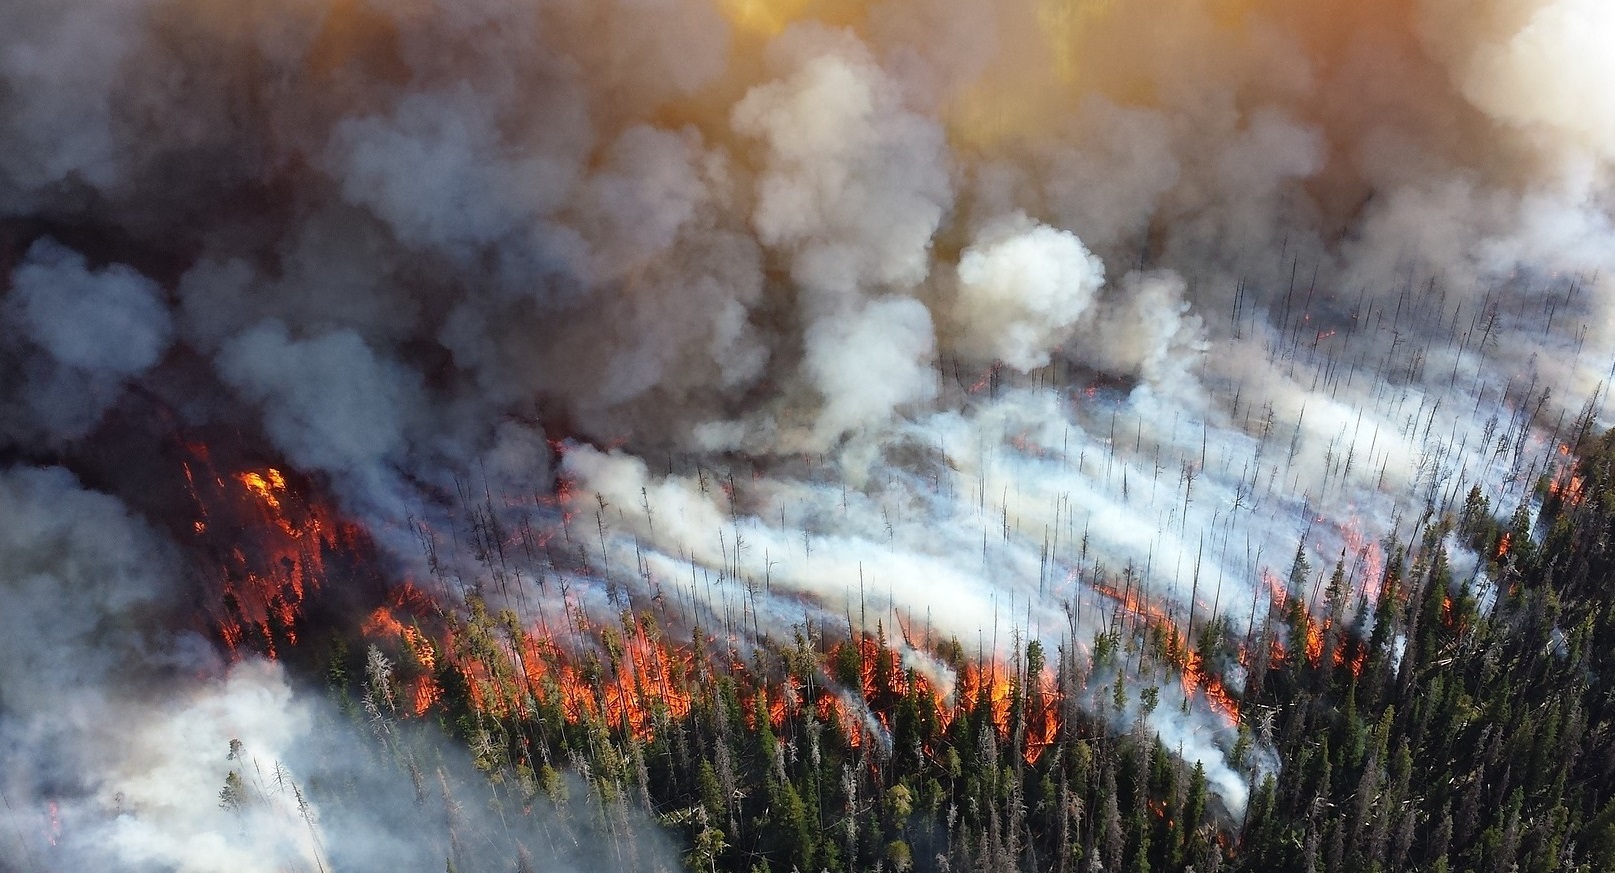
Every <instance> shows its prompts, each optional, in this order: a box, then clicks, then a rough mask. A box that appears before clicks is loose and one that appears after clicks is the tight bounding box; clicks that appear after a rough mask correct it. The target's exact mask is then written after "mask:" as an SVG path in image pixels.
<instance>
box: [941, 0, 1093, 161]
mask: <svg viewBox="0 0 1615 873" xmlns="http://www.w3.org/2000/svg"><path fill="white" fill-rule="evenodd" d="M1115 6H1116V0H1036V5H1035V6H1034V7H1032V12H1033V19H1032V20H1033V22H1034V24H1035V27H1036V29H1037V35H1038V37H1040V39H1039V42H1040V45H1037V46H1035V47H1032V49H1031V50H1029V51H1028V50H1022V51H1017V52H1010V53H1008V54H1006V55H1005V56H1003V57H1001V58H999V62H998V63H997V64H995V65H994V67H993V68H992V69H991V70H989V71H988V73H987V75H986V76H984V77H983V78H982V79H981V80H979V81H977V82H975V83H974V84H972V85H971V86H970V87H969V88H966V89H965V90H964V91H962V92H961V93H960V94H958V95H957V96H956V97H955V98H954V100H953V102H952V103H951V105H950V106H949V111H948V127H949V130H950V131H951V133H952V134H953V136H954V138H955V139H956V140H957V141H959V142H960V143H962V144H964V145H966V146H969V147H973V148H989V147H991V146H992V145H994V144H995V143H998V142H1000V141H1002V140H1005V139H1013V138H1015V137H1019V136H1027V135H1031V134H1033V133H1035V132H1037V131H1038V130H1039V129H1041V128H1042V127H1043V126H1044V125H1045V124H1047V123H1048V122H1049V121H1051V120H1052V119H1054V118H1056V117H1058V116H1059V114H1060V112H1061V107H1062V106H1063V105H1064V104H1066V103H1068V102H1069V101H1070V100H1072V99H1073V97H1074V95H1077V94H1078V93H1079V92H1080V90H1081V86H1082V85H1083V84H1084V83H1083V81H1082V80H1083V76H1082V64H1083V52H1084V39H1086V38H1087V37H1088V36H1089V34H1091V33H1092V32H1093V30H1094V29H1095V26H1096V25H1097V24H1099V23H1101V22H1102V21H1103V20H1104V19H1105V18H1106V17H1107V16H1108V15H1110V13H1111V12H1112V10H1113V9H1114V8H1115Z"/></svg>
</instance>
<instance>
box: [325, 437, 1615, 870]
mask: <svg viewBox="0 0 1615 873" xmlns="http://www.w3.org/2000/svg"><path fill="white" fill-rule="evenodd" d="M1574 453H1575V455H1576V456H1577V457H1578V458H1579V461H1577V462H1576V463H1575V464H1574V465H1573V466H1566V467H1564V468H1563V470H1562V472H1561V473H1559V474H1558V475H1556V476H1553V477H1544V478H1543V479H1542V480H1541V481H1539V482H1538V483H1537V487H1536V489H1535V494H1534V496H1535V499H1534V500H1532V501H1531V502H1530V503H1529V504H1526V505H1522V506H1520V507H1515V508H1508V507H1495V506H1492V505H1490V503H1489V501H1488V499H1487V498H1486V497H1485V496H1484V495H1483V494H1482V493H1481V492H1480V490H1479V489H1478V488H1475V489H1472V490H1471V491H1470V492H1469V496H1468V499H1467V500H1466V501H1465V502H1464V504H1463V507H1462V511H1461V512H1459V513H1457V514H1456V515H1450V514H1449V515H1444V516H1439V517H1438V516H1436V515H1434V514H1429V515H1427V517H1426V518H1424V519H1422V520H1421V521H1420V524H1419V528H1418V530H1419V536H1418V538H1417V539H1416V541H1412V542H1407V543H1399V542H1390V543H1386V544H1385V555H1386V559H1385V561H1384V566H1383V569H1382V570H1381V578H1380V579H1379V580H1378V585H1376V586H1371V588H1370V590H1376V591H1377V596H1376V597H1375V598H1374V599H1373V600H1372V601H1370V600H1369V599H1368V598H1367V597H1366V596H1359V597H1358V598H1357V599H1356V600H1355V602H1353V601H1350V600H1348V599H1347V597H1346V590H1347V586H1346V585H1345V584H1344V582H1343V577H1344V573H1345V568H1344V562H1343V561H1342V563H1340V564H1337V565H1336V566H1334V567H1332V568H1329V567H1324V568H1314V567H1312V566H1310V564H1309V562H1308V561H1307V559H1306V558H1305V557H1304V556H1303V555H1302V554H1301V552H1300V551H1299V550H1298V552H1297V557H1296V562H1295V566H1294V567H1293V568H1292V570H1291V574H1290V578H1289V580H1287V584H1286V589H1287V590H1286V591H1280V592H1275V593H1274V596H1273V598H1272V602H1271V604H1270V606H1269V614H1268V616H1267V620H1266V621H1264V622H1261V623H1260V624H1259V625H1258V628H1259V629H1256V630H1253V631H1252V633H1251V635H1250V636H1249V637H1247V638H1240V637H1238V636H1237V635H1235V634H1231V633H1229V632H1228V630H1227V628H1226V627H1225V626H1224V624H1223V623H1222V622H1221V621H1210V622H1207V623H1206V625H1205V626H1203V627H1200V628H1195V629H1193V630H1192V631H1187V630H1184V629H1179V628H1177V627H1176V626H1174V625H1172V624H1171V623H1170V622H1168V621H1165V620H1163V619H1161V618H1160V617H1158V616H1152V615H1149V614H1144V613H1138V614H1128V612H1127V611H1126V610H1125V609H1121V608H1118V609H1117V610H1116V613H1115V615H1114V616H1113V621H1112V622H1111V624H1110V628H1111V629H1110V631H1109V632H1108V633H1105V634H1101V635H1099V636H1097V637H1096V638H1095V639H1093V640H1087V641H1083V643H1082V644H1081V645H1077V646H1071V645H1062V646H1060V647H1058V650H1056V651H1049V650H1047V649H1045V648H1044V647H1043V646H1042V645H1041V644H1039V643H1037V642H1030V643H1026V644H1018V645H1017V650H1018V651H1019V652H1020V657H1019V658H1018V659H1017V660H1016V661H1015V662H1014V663H1007V664H996V665H992V664H989V665H986V666H982V665H981V664H980V662H979V661H978V660H977V659H976V658H975V657H973V654H974V653H972V652H969V651H967V650H966V648H965V647H964V646H962V645H961V644H960V643H959V641H957V640H937V639H930V640H926V641H923V643H922V642H921V641H907V642H906V643H905V644H921V645H925V646H928V648H929V651H931V652H932V653H933V654H934V655H935V656H936V658H937V659H938V660H939V661H940V662H941V663H942V664H945V665H947V667H948V668H949V669H948V671H947V672H949V673H951V674H952V675H955V676H957V677H958V684H957V686H956V687H954V688H952V689H950V690H948V692H947V693H945V694H944V693H943V692H942V690H941V689H938V688H936V687H934V685H933V684H932V680H930V679H929V678H928V677H927V676H926V675H923V674H922V673H921V672H919V671H916V670H915V669H913V668H907V669H905V668H904V667H903V666H902V659H901V658H900V657H899V655H898V653H897V652H898V640H897V637H898V635H899V634H901V633H902V631H901V630H893V631H887V630H885V629H882V630H881V631H880V632H878V633H876V634H867V635H861V636H860V637H858V638H851V637H849V635H848V634H847V633H846V628H845V626H843V627H842V628H840V630H839V631H838V630H836V629H833V628H819V627H801V628H798V630H797V633H796V635H795V636H794V638H792V639H786V640H773V641H771V642H770V643H769V644H767V645H765V646H761V647H758V648H755V649H754V650H752V651H751V652H749V653H748V654H745V655H741V654H739V653H738V651H736V650H734V649H733V647H730V648H728V649H727V650H726V648H725V647H724V646H723V645H722V643H721V641H719V640H717V639H716V638H715V636H714V635H712V634H709V633H707V632H706V631H704V630H703V629H700V628H696V629H694V631H693V633H692V634H690V636H689V638H688V639H674V638H670V637H669V634H670V633H671V631H669V630H668V629H666V628H664V627H662V626H661V625H660V624H659V623H658V621H657V618H656V611H655V609H654V606H652V608H648V609H640V610H635V609H624V610H623V612H622V616H621V622H620V624H618V625H615V626H595V625H591V624H589V623H588V621H587V620H586V619H585V618H584V617H583V616H582V615H575V616H574V615H570V614H569V615H568V616H567V617H566V619H565V621H566V622H567V623H568V628H567V630H566V631H565V632H564V633H555V634H554V636H555V637H557V638H562V639H564V638H566V637H567V636H568V635H570V637H571V639H572V640H573V642H574V643H575V644H577V645H579V646H582V647H583V648H586V649H588V650H589V651H590V652H593V653H594V654H590V655H587V656H586V657H584V658H582V659H581V660H580V659H578V658H576V657H562V655H561V650H560V648H559V647H558V645H557V644H556V643H555V642H551V641H540V640H536V639H534V638H532V637H530V636H529V634H528V633H527V632H526V631H524V630H523V628H522V626H521V624H520V623H519V622H517V621H515V620H514V617H513V616H512V615H510V614H509V613H506V614H503V615H499V614H490V613H489V611H488V610H487V609H486V608H485V607H484V605H483V603H482V601H481V600H480V599H479V598H478V597H477V596H476V595H475V594H474V593H473V594H472V595H471V596H470V603H471V609H470V610H469V613H468V616H469V617H467V618H451V617H445V616H442V615H437V616H431V615H427V614H425V613H420V614H414V615H411V614H410V613H409V612H408V610H407V609H402V608H399V609H392V610H385V609H384V610H378V613H377V616H376V617H375V618H373V620H372V625H371V626H370V627H369V628H368V630H369V631H370V632H371V636H373V637H375V638H378V639H381V640H383V644H382V645H372V646H371V647H370V648H369V649H368V650H367V651H360V650H357V649H354V648H350V647H349V646H347V645H344V644H341V643H334V644H332V646H331V647H330V649H329V652H328V660H327V664H326V671H327V675H328V681H329V692H330V694H331V695H333V696H334V698H335V699H337V700H338V701H339V702H340V704H341V707H342V709H343V711H344V712H346V713H347V715H348V716H349V717H351V718H352V719H353V720H355V721H356V722H358V723H361V724H363V725H365V726H367V730H368V731H369V732H371V733H372V734H373V735H374V736H375V737H376V740H377V745H376V749H377V754H378V756H379V757H380V758H382V759H384V760H388V761H391V762H392V763H393V764H395V765H396V766H398V767H400V768H401V769H403V770H406V771H409V772H411V773H413V778H414V779H415V780H416V783H417V789H418V790H420V788H419V784H420V782H421V780H422V779H423V778H426V777H423V775H422V769H423V767H425V768H427V769H429V767H430V765H429V764H425V763H423V761H424V760H425V759H424V757H422V756H427V755H429V754H430V753H427V752H423V751H419V750H420V749H424V748H426V746H425V745H423V744H422V743H424V740H422V741H420V742H417V741H412V740H411V737H412V736H415V737H421V736H423V735H424V733H425V732H427V731H428V727H427V726H428V725H429V724H430V723H432V722H436V723H438V724H439V725H441V726H442V727H443V728H444V729H446V730H447V731H449V732H450V733H452V734H453V735H454V736H455V737H457V738H458V739H459V740H460V741H462V742H463V743H464V744H465V745H466V747H467V748H468V749H469V750H470V751H471V753H472V755H473V757H474V760H475V761H476V765H477V767H478V768H479V769H481V770H482V771H484V774H485V776H486V781H487V785H486V789H485V790H486V796H485V797H482V798H480V799H478V798H472V797H462V798H460V799H459V801H458V802H459V803H460V804H463V805H466V806H472V805H474V804H476V803H479V802H486V804H487V805H488V807H489V808H490V809H493V810H501V809H509V810H512V811H514V810H516V809H523V810H528V811H531V810H532V809H533V808H534V807H535V804H536V805H539V806H540V807H542V808H544V809H546V810H549V809H551V807H553V812H554V814H555V816H556V819H557V820H558V821H561V822H570V823H571V826H574V827H578V828H581V829H582V830H581V831H580V833H584V834H587V835H589V836H587V837H586V838H578V839H577V840H576V841H575V852H576V854H577V857H578V858H580V859H594V860H597V861H600V862H603V863H611V864H617V865H626V866H629V867H633V866H638V865H652V864H653V861H652V859H650V858H642V857H640V856H639V854H638V853H639V851H640V850H639V848H638V841H639V834H640V833H641V832H643V831H644V830H645V829H646V828H648V827H650V823H652V822H657V823H660V824H661V825H664V826H667V827H670V828H671V829H672V830H673V832H675V833H676V834H677V835H679V836H680V837H681V838H682V848H681V851H682V861H683V866H684V868H685V869H688V870H692V871H711V873H717V871H792V870H796V871H810V870H812V871H818V870H827V871H842V870H847V871H851V870H860V871H861V870H894V871H906V870H921V871H949V870H960V871H962V870H980V871H1018V870H1024V871H1099V870H1115V871H1129V873H1144V871H1188V870H1193V871H1197V873H1207V871H1217V870H1239V871H1297V873H1324V871H1360V870H1361V871H1368V870H1376V871H1377V870H1384V871H1398V870H1420V871H1425V870H1428V871H1449V870H1450V871H1497V873H1509V871H1516V870H1517V871H1529V873H1547V871H1558V870H1576V871H1596V870H1608V869H1615V698H1612V694H1615V685H1612V684H1611V678H1610V677H1611V676H1612V675H1615V662H1612V659H1615V600H1612V599H1611V598H1610V597H1609V596H1608V592H1607V591H1606V590H1605V589H1606V587H1607V586H1608V584H1609V580H1610V579H1611V578H1615V576H1612V570H1615V549H1612V544H1611V540H1612V536H1615V432H1611V433H1606V434H1604V435H1602V436H1596V435H1593V436H1586V437H1584V438H1583V439H1582V440H1581V441H1580V443H1579V445H1577V446H1576V447H1575V449H1574ZM1454 536H1455V537H1457V538H1458V541H1460V542H1462V543H1465V544H1467V545H1468V546H1470V547H1471V548H1473V549H1474V550H1476V551H1477V552H1478V553H1479V554H1482V555H1487V556H1490V558H1489V560H1488V561H1487V562H1486V563H1485V565H1484V566H1483V567H1481V568H1478V569H1477V571H1476V572H1474V573H1473V574H1471V578H1459V577H1456V576H1455V575H1454V573H1453V571H1452V569H1451V567H1450V566H1449V562H1448V556H1447V554H1446V549H1445V547H1444V545H1443V543H1444V542H1448V541H1451V540H1450V537H1454ZM1309 586H1310V587H1311V589H1313V590H1311V591H1309V590H1308V588H1309ZM1309 602H1310V603H1312V604H1313V605H1312V607H1311V608H1309V607H1308V603H1309ZM557 630H558V629H557V628H551V631H552V632H555V631H557ZM1235 665H1245V666H1246V669H1247V672H1246V673H1245V674H1244V675H1245V681H1244V682H1243V687H1242V688H1240V689H1239V690H1237V691H1236V690H1231V686H1232V684H1233V683H1232V681H1231V680H1230V681H1225V677H1224V675H1223V674H1224V673H1225V672H1230V671H1231V670H1232V669H1233V668H1234V666H1235ZM1168 676H1178V677H1184V678H1182V679H1181V681H1180V682H1179V683H1178V684H1174V685H1171V686H1170V687H1171V688H1172V689H1174V690H1170V691H1164V690H1163V689H1165V688H1166V687H1167V683H1165V682H1164V681H1163V682H1161V683H1159V684H1152V682H1151V680H1150V677H1160V678H1162V679H1164V678H1165V677H1168ZM1190 694H1205V695H1208V696H1211V697H1213V698H1215V699H1216V700H1217V701H1218V706H1217V711H1218V712H1220V713H1221V714H1223V715H1224V716H1225V717H1226V718H1227V719H1228V722H1229V724H1228V728H1229V730H1231V731H1237V737H1238V739H1237V741H1236V743H1235V745H1234V750H1233V754H1232V755H1231V756H1230V757H1231V760H1232V763H1233V764H1234V766H1235V767H1236V768H1238V769H1239V772H1240V773H1241V774H1242V776H1243V778H1244V780H1245V782H1246V788H1247V789H1248V791H1249V795H1248V796H1249V800H1248V803H1247V804H1246V805H1245V806H1244V808H1242V809H1234V808H1230V805H1229V804H1228V803H1226V802H1225V801H1224V800H1223V799H1222V798H1221V797H1220V796H1219V795H1218V794H1217V793H1216V792H1215V791H1213V790H1211V787H1210V786H1209V785H1208V780H1207V776H1206V772H1205V769H1204V767H1203V766H1202V765H1199V764H1196V765H1194V766H1193V767H1190V766H1188V765H1186V764H1184V763H1183V759H1182V758H1181V757H1179V756H1177V755H1174V754H1173V749H1171V748H1169V747H1168V746H1167V745H1166V744H1165V743H1164V742H1163V740H1162V738H1161V737H1159V736H1158V735H1156V734H1155V733H1154V732H1152V731H1150V730H1149V729H1148V728H1147V727H1145V724H1146V723H1145V721H1144V720H1143V719H1142V718H1135V719H1132V720H1131V721H1130V722H1129V723H1128V724H1129V726H1127V727H1123V728H1120V729H1118V728H1117V727H1116V725H1117V724H1118V721H1117V720H1116V719H1114V718H1112V715H1113V714H1119V713H1122V712H1124V711H1129V707H1130V706H1131V707H1132V710H1131V711H1132V712H1134V713H1135V714H1136V713H1140V712H1142V713H1143V714H1148V712H1149V711H1151V710H1153V709H1154V708H1156V707H1172V706H1181V707H1183V708H1184V709H1185V711H1187V708H1188V705H1189V704H1188V700H1187V695H1190ZM1178 695H1184V696H1183V697H1181V698H1179V699H1174V698H1175V697H1178ZM326 788H327V790H329V791H330V792H331V793H332V796H331V797H328V798H327V802H337V803H340V802H341V801H340V798H341V796H342V791H341V789H340V786H326ZM444 790H445V791H447V790H448V789H447V788H446V787H445V788H444ZM473 817H475V818H483V819H487V818H488V817H487V816H482V815H478V816H471V817H468V820H467V822H466V826H467V827H472V826H473V825H472V824H471V823H470V821H469V819H470V818H473ZM476 826H478V827H491V826H494V825H491V824H488V823H487V822H486V821H484V823H483V824H480V825H476ZM445 861H446V862H447V864H448V867H449V869H456V858H455V857H453V852H451V853H450V856H449V857H447V858H446V859H445ZM516 863H517V864H518V869H519V867H520V864H521V863H523V862H522V861H521V860H520V859H517V862H516Z"/></svg>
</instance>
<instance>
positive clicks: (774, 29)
mask: <svg viewBox="0 0 1615 873" xmlns="http://www.w3.org/2000/svg"><path fill="white" fill-rule="evenodd" d="M720 5H721V7H722V9H723V14H724V16H725V17H727V18H728V19H729V21H730V23H731V24H733V25H734V26H735V28H736V29H738V30H740V31H742V32H743V33H747V34H751V35H753V36H761V37H765V38H766V37H770V36H774V35H775V34H778V33H779V32H780V31H782V30H784V29H785V26H786V25H788V24H790V23H791V22H793V21H797V20H800V19H801V18H803V17H805V16H806V15H807V13H808V12H809V11H810V7H812V6H813V5H814V4H813V0H721V2H720Z"/></svg>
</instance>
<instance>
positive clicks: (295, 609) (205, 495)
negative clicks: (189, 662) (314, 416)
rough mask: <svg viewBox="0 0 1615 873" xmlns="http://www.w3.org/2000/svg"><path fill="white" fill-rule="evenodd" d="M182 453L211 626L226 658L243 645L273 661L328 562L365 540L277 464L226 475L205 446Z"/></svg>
mask: <svg viewBox="0 0 1615 873" xmlns="http://www.w3.org/2000/svg"><path fill="white" fill-rule="evenodd" d="M186 448H187V452H188V455H189V458H188V459H187V460H186V461H184V462H183V469H184V472H185V481H186V487H187V489H188V491H189V493H190V496H191V499H192V501H193V503H194V508H195V511H196V514H197V517H196V518H195V519H194V521H192V523H191V526H190V528H191V531H192V532H193V535H194V542H195V543H196V545H197V546H198V547H199V549H200V550H201V552H202V553H203V555H204V556H205V560H204V564H205V565H206V564H211V565H212V567H211V571H210V572H212V573H214V574H215V578H216V580H217V581H216V585H215V586H210V587H209V590H208V597H209V601H208V607H209V612H210V614H211V616H212V622H213V624H214V625H215V627H216V628H217V631H218V634H219V637H220V638H221V639H222V640H223V641H224V643H225V645H226V647H227V648H228V649H229V650H230V652H231V653H233V654H236V655H237V656H239V650H240V648H241V646H243V645H246V646H248V647H250V648H251V649H252V650H254V651H259V652H261V653H263V654H264V655H266V656H267V657H269V658H271V659H273V658H275V657H276V656H277V654H278V653H279V652H280V651H281V650H282V649H283V648H284V647H286V646H288V645H295V644H296V643H297V642H298V639H299V636H300V634H301V633H302V629H303V625H304V623H305V621H304V619H305V616H304V615H303V612H304V609H305V606H306V604H307V603H308V601H309V599H310V598H311V597H313V596H314V595H315V593H316V592H318V591H319V590H320V589H321V588H322V587H324V586H325V585H326V583H327V574H328V572H329V568H328V562H329V561H330V559H331V557H332V556H333V555H335V554H349V555H351V554H354V553H355V552H357V551H358V550H359V549H360V548H361V545H360V544H361V541H362V540H363V535H362V533H361V531H360V529H359V528H358V527H357V526H356V525H353V524H351V523H348V522H345V521H342V520H340V519H339V518H338V516H337V514H336V512H335V511H334V510H333V509H332V508H330V507H329V506H327V505H325V504H323V503H322V502H320V501H319V500H318V499H317V498H315V497H313V496H311V494H312V492H311V491H309V489H307V488H302V487H298V486H294V485H293V484H292V482H291V481H290V480H289V479H288V477H287V475H286V474H285V473H284V472H282V470H281V469H280V468H278V467H275V466H270V465H263V466H250V467H248V468H247V469H242V470H238V471H236V472H232V473H225V472H222V471H221V470H220V469H219V468H218V467H219V465H218V464H216V463H215V461H214V458H213V453H212V452H211V451H210V450H209V448H208V447H207V446H205V445H202V444H199V443H193V444H190V445H188V446H187V447H186Z"/></svg>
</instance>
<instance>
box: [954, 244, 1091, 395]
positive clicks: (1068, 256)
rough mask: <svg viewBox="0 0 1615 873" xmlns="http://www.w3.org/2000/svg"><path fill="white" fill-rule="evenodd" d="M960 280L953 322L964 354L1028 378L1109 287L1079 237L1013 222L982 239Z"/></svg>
mask: <svg viewBox="0 0 1615 873" xmlns="http://www.w3.org/2000/svg"><path fill="white" fill-rule="evenodd" d="M958 276H959V291H958V297H957V299H956V300H955V302H954V306H953V312H952V316H953V321H954V322H955V323H956V324H957V325H958V326H959V327H958V330H959V331H960V332H961V334H962V337H961V342H960V345H961V347H962V350H963V351H965V352H967V353H968V354H970V355H971V356H972V358H973V359H974V360H976V361H980V362H988V363H990V362H992V361H995V360H996V361H1003V362H1004V363H1006V364H1008V365H1009V366H1011V367H1014V368H1016V369H1018V370H1021V371H1022V372H1026V371H1029V370H1033V369H1036V368H1038V367H1042V366H1045V365H1047V364H1048V363H1049V353H1050V352H1051V351H1052V350H1053V349H1054V347H1056V346H1057V345H1058V344H1059V343H1060V342H1061V341H1063V340H1064V339H1065V335H1066V334H1067V333H1068V332H1069V331H1070V329H1071V327H1072V326H1073V325H1075V324H1076V322H1077V319H1079V318H1081V317H1082V315H1083V313H1084V312H1085V311H1086V310H1087V309H1088V305H1089V304H1090V303H1091V302H1092V300H1093V298H1094V295H1095V294H1096V293H1097V292H1098V291H1099V288H1100V286H1101V285H1103V284H1104V281H1105V267H1104V264H1102V263H1100V261H1099V259H1098V258H1095V257H1094V256H1093V255H1091V254H1089V253H1088V250H1087V249H1086V248H1084V247H1083V245H1082V240H1079V239H1077V237H1076V235H1075V234H1072V233H1070V232H1068V231H1062V230H1059V229H1056V228H1052V227H1048V226H1047V225H1035V224H1033V223H1032V222H1031V221H1030V220H1029V219H1027V218H1026V217H1025V216H1014V217H1011V218H1008V219H1005V220H1003V221H1002V222H999V223H997V224H995V225H989V226H988V227H987V228H985V229H984V230H983V231H982V233H981V234H979V235H978V236H977V239H976V241H975V243H973V244H972V245H971V246H970V247H969V248H967V249H965V250H964V252H963V253H962V254H961V255H960V257H959V266H958Z"/></svg>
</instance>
